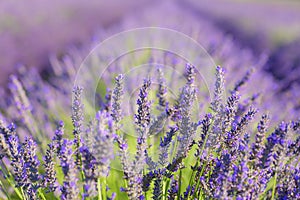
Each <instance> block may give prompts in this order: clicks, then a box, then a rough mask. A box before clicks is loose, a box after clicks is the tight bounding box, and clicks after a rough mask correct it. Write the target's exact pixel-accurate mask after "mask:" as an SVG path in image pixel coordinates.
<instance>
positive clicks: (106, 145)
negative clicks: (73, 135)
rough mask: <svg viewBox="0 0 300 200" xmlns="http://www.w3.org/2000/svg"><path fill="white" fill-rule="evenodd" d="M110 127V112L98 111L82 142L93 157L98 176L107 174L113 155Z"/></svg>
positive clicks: (111, 122) (112, 137) (111, 120)
mask: <svg viewBox="0 0 300 200" xmlns="http://www.w3.org/2000/svg"><path fill="white" fill-rule="evenodd" d="M112 127H113V119H112V117H111V116H110V114H109V113H107V112H106V111H99V112H98V113H97V116H96V119H95V120H94V121H92V122H91V127H90V129H89V130H88V132H87V133H86V137H85V138H86V139H87V140H86V141H85V142H84V143H85V144H86V146H87V148H88V149H89V151H90V153H91V155H92V156H93V157H94V158H95V164H96V166H97V170H96V171H97V173H98V176H102V177H106V176H108V172H109V166H110V162H111V160H112V159H113V156H114V154H113V153H114V151H113V140H114V135H113V134H114V133H113V132H111V130H112ZM88 140H90V141H88Z"/></svg>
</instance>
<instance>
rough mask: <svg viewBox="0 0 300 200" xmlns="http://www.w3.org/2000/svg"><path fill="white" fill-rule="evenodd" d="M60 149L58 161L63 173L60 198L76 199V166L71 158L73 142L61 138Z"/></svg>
mask: <svg viewBox="0 0 300 200" xmlns="http://www.w3.org/2000/svg"><path fill="white" fill-rule="evenodd" d="M62 144H63V145H62V147H63V148H62V149H61V157H60V163H61V167H62V171H63V173H64V176H65V178H64V181H63V185H62V186H61V188H60V190H61V199H62V200H73V199H78V195H79V187H78V185H77V181H78V178H77V168H76V165H75V161H74V158H73V150H72V146H73V142H72V141H69V140H67V139H64V140H63V143H62Z"/></svg>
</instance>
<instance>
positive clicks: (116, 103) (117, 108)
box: [111, 74, 124, 130]
mask: <svg viewBox="0 0 300 200" xmlns="http://www.w3.org/2000/svg"><path fill="white" fill-rule="evenodd" d="M123 79H124V76H123V75H122V74H119V75H118V76H117V77H116V79H115V81H116V86H115V88H114V90H113V93H112V111H111V112H112V113H111V116H112V117H113V120H114V121H115V125H116V128H117V130H118V129H119V128H120V127H119V126H120V124H119V123H120V121H121V119H122V110H121V101H122V99H123V94H124V91H123V87H124V83H123V81H124V80H123Z"/></svg>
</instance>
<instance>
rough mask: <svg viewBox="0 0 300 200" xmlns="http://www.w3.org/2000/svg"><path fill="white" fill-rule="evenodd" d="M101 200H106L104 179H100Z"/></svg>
mask: <svg viewBox="0 0 300 200" xmlns="http://www.w3.org/2000/svg"><path fill="white" fill-rule="evenodd" d="M101 188H102V199H103V200H105V199H107V195H106V177H103V178H101Z"/></svg>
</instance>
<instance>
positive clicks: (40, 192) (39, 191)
mask: <svg viewBox="0 0 300 200" xmlns="http://www.w3.org/2000/svg"><path fill="white" fill-rule="evenodd" d="M38 194H39V195H40V197H41V198H42V199H43V200H47V199H46V197H45V195H44V194H43V192H42V191H41V188H39V189H38Z"/></svg>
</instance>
